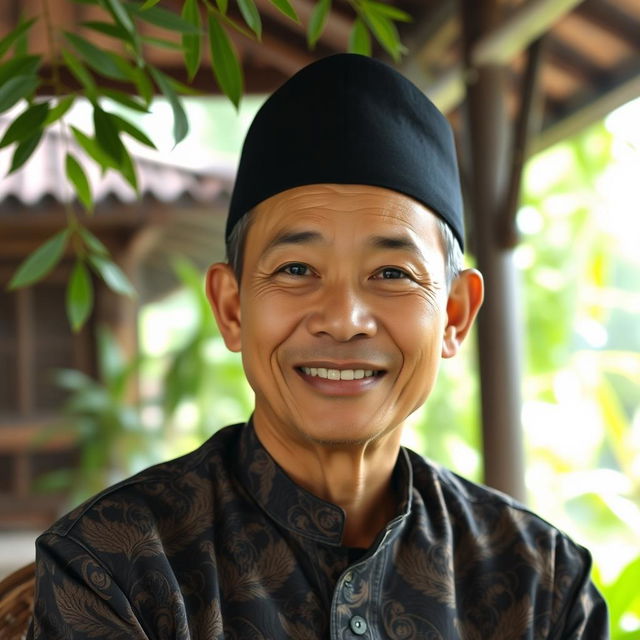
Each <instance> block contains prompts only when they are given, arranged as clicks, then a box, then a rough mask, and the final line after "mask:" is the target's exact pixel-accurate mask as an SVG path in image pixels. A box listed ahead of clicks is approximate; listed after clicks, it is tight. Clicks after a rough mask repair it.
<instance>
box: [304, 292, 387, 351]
mask: <svg viewBox="0 0 640 640" xmlns="http://www.w3.org/2000/svg"><path fill="white" fill-rule="evenodd" d="M308 328H309V331H310V332H311V333H312V334H314V335H323V334H324V335H330V336H331V337H332V338H333V339H334V340H337V341H338V342H347V341H348V340H351V339H352V338H355V337H356V336H361V337H372V336H374V335H375V334H376V331H377V322H376V319H375V316H374V314H373V312H372V310H371V308H370V306H369V304H367V301H366V299H365V295H364V294H363V292H361V291H358V290H357V289H356V287H354V286H350V285H347V284H336V285H332V286H328V287H327V288H326V289H325V290H324V291H323V292H322V295H321V296H320V297H319V299H318V301H317V303H316V305H315V308H314V309H313V310H312V312H311V313H310V314H309V316H308Z"/></svg>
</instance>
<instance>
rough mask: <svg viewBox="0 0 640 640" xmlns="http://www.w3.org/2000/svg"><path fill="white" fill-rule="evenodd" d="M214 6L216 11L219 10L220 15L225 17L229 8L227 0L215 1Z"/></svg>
mask: <svg viewBox="0 0 640 640" xmlns="http://www.w3.org/2000/svg"><path fill="white" fill-rule="evenodd" d="M216 5H217V6H218V9H220V13H221V14H222V15H226V13H227V9H228V8H229V0H216Z"/></svg>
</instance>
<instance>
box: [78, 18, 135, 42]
mask: <svg viewBox="0 0 640 640" xmlns="http://www.w3.org/2000/svg"><path fill="white" fill-rule="evenodd" d="M82 26H83V27H87V29H91V30H92V31H97V32H98V33H102V34H104V35H105V36H109V37H110V38H116V39H118V40H124V41H125V42H129V41H130V39H131V38H130V36H129V34H128V33H127V32H126V31H125V30H124V29H123V28H122V27H121V26H120V25H119V24H113V23H112V22H101V21H100V20H88V21H87V22H83V23H82Z"/></svg>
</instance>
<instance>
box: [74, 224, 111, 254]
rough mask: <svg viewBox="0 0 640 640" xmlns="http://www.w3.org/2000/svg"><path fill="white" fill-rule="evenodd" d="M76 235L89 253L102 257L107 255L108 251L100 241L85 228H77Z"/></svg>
mask: <svg viewBox="0 0 640 640" xmlns="http://www.w3.org/2000/svg"><path fill="white" fill-rule="evenodd" d="M78 233H79V234H80V237H81V238H82V241H83V242H84V244H85V246H86V247H87V248H88V249H89V251H90V253H95V254H98V255H102V256H108V255H109V249H107V247H105V245H104V244H103V243H102V241H101V240H99V239H98V238H97V237H96V236H95V235H94V234H93V233H91V231H89V229H87V228H86V227H78Z"/></svg>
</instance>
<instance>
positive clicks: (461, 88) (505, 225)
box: [0, 0, 640, 498]
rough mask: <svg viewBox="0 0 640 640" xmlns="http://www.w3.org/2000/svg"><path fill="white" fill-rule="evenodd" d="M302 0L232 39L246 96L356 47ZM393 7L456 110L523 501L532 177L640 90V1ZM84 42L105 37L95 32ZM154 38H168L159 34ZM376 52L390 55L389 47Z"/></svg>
mask: <svg viewBox="0 0 640 640" xmlns="http://www.w3.org/2000/svg"><path fill="white" fill-rule="evenodd" d="M390 1H391V0H390ZM47 2H48V4H49V7H50V10H51V14H52V15H53V16H55V18H54V19H55V21H56V22H57V23H59V24H61V25H64V27H65V28H66V29H72V30H74V31H75V30H79V31H80V32H81V33H82V30H83V28H82V27H81V26H79V25H80V24H81V23H82V22H83V21H85V20H91V19H96V17H97V16H96V15H95V11H96V9H95V8H94V7H91V6H90V5H87V4H81V3H75V2H72V1H71V0H47ZM291 2H292V4H293V6H294V7H295V9H296V11H297V12H298V15H299V16H300V18H301V24H296V23H294V22H291V21H289V20H288V19H287V18H285V17H284V16H283V15H282V14H280V12H278V11H277V9H275V8H274V7H273V5H272V4H271V3H270V2H269V1H268V0H256V4H257V6H258V8H259V9H260V11H261V14H262V17H263V38H262V42H261V43H256V42H254V41H252V40H249V39H248V38H245V37H244V36H240V35H235V34H232V36H233V39H234V43H235V45H236V47H237V49H238V51H239V53H240V56H241V59H242V63H243V67H244V70H245V74H246V91H247V92H255V93H266V92H270V91H272V90H273V89H275V88H276V87H277V86H279V84H281V83H282V82H283V81H284V80H286V79H287V78H288V77H289V76H290V75H291V74H293V73H294V72H296V71H297V70H298V69H300V68H301V67H303V66H305V65H306V64H308V63H309V62H311V61H312V60H314V59H317V58H320V57H323V56H326V55H330V54H332V53H337V52H340V51H345V50H346V49H347V42H348V38H349V32H350V30H351V25H352V22H353V13H352V9H351V7H350V5H349V3H348V2H347V0H334V1H333V3H332V8H331V12H330V14H329V17H328V20H327V23H326V28H325V31H324V33H323V35H322V36H321V38H320V40H319V42H318V45H317V46H316V48H315V50H314V51H311V52H310V51H309V50H308V48H307V45H306V38H305V30H306V25H307V23H308V21H309V19H310V15H311V11H312V9H313V6H314V4H315V3H314V2H312V0H291ZM40 3H41V0H20V1H19V2H18V1H17V0H9V1H8V2H5V3H2V5H1V6H0V32H3V31H5V30H6V29H8V28H11V27H12V26H13V25H15V24H16V21H17V20H18V16H19V14H21V13H22V14H25V15H29V14H30V13H36V12H39V10H40ZM162 4H163V5H164V6H180V4H181V3H179V2H178V1H177V0H163V2H162ZM392 4H395V5H396V6H398V7H400V8H402V9H404V10H405V11H407V12H408V13H409V14H410V15H411V16H413V18H414V20H413V22H411V23H407V24H402V25H399V26H400V35H401V38H402V40H403V42H404V43H405V44H406V45H407V47H408V50H409V54H408V55H407V56H406V57H405V58H404V59H403V61H402V62H401V63H400V65H399V68H400V70H401V71H402V72H403V73H404V74H405V75H407V76H408V77H409V78H410V79H411V80H412V81H413V82H414V83H415V84H416V85H417V86H419V87H420V88H421V89H422V90H424V91H425V93H426V94H427V95H428V96H429V97H431V99H432V100H433V101H434V102H435V103H436V104H437V105H438V106H439V107H440V108H441V110H443V111H444V112H445V113H446V114H447V115H448V116H449V118H450V120H451V121H452V123H453V125H454V129H455V131H456V134H457V140H458V144H459V148H460V151H461V154H460V155H461V171H462V176H463V184H464V187H465V190H466V198H465V199H466V202H467V206H468V208H469V212H468V214H469V215H468V222H469V224H468V228H469V230H470V234H469V235H470V239H471V242H470V247H471V250H472V252H473V253H474V254H475V256H476V261H477V264H478V267H479V268H480V270H481V271H482V272H483V274H484V277H485V283H486V286H487V296H486V298H485V304H484V307H483V310H482V312H481V314H480V317H479V327H478V330H479V349H480V372H481V395H482V404H483V409H482V414H483V436H484V459H485V482H486V483H487V484H489V485H491V486H494V487H496V488H498V489H501V490H503V491H506V492H509V493H511V494H513V495H515V496H516V497H519V498H524V497H525V490H524V479H523V478H524V473H523V466H524V465H523V454H522V443H521V430H520V400H519V396H520V365H519V356H518V353H519V335H518V332H519V328H518V322H517V314H516V305H515V302H514V300H515V298H516V295H515V287H516V285H515V278H514V267H513V263H512V261H511V249H512V248H513V246H514V245H515V243H516V242H517V233H516V231H515V213H516V209H517V202H518V194H519V185H520V177H521V170H522V166H523V164H524V162H525V160H526V158H527V156H528V155H529V154H530V153H531V152H532V151H536V150H540V149H543V148H545V147H547V146H549V145H550V144H552V143H554V142H556V141H559V140H561V139H563V138H565V137H566V136H568V135H570V134H572V133H575V132H577V131H578V130H579V129H580V128H582V127H584V126H586V125H588V124H590V123H591V122H594V121H596V120H598V119H599V118H602V117H603V116H604V115H606V114H607V113H609V112H610V111H611V110H612V109H614V108H615V107H617V106H620V105H622V104H624V103H625V102H627V101H629V100H631V99H632V98H634V97H637V96H639V95H640V0H458V1H454V0H393V2H392ZM232 5H233V3H232ZM231 10H236V9H235V5H233V6H232V8H231ZM74 25H76V26H74ZM43 28H44V27H43V25H37V26H36V28H34V29H33V31H32V33H31V38H32V45H33V46H34V48H36V49H37V48H40V49H41V50H43V53H45V55H46V47H45V45H44V42H45V41H46V39H45V38H44V33H43ZM84 35H86V36H87V37H90V38H93V39H94V41H95V40H96V39H97V36H96V35H95V34H93V33H89V32H87V33H85V34H84ZM148 35H159V34H158V32H157V31H155V30H154V28H151V27H149V28H148ZM161 35H163V36H164V35H166V33H162V34H161ZM100 44H104V45H107V44H108V41H103V42H100ZM149 55H150V59H151V61H152V62H154V63H155V64H156V65H158V66H160V67H161V68H163V70H165V71H166V72H168V73H169V74H171V75H173V76H174V77H176V78H178V79H182V80H184V79H185V78H184V75H185V74H184V70H183V66H182V63H181V61H180V60H179V59H178V58H177V54H176V53H175V52H173V51H170V50H162V49H154V50H153V51H150V52H149ZM374 55H375V56H376V57H379V58H381V59H383V60H387V61H389V60H388V58H387V57H386V55H385V54H384V52H383V51H382V50H381V49H380V48H379V47H378V48H376V49H375V50H374ZM208 66H209V65H207V64H206V63H205V64H204V65H203V68H202V69H201V71H200V72H199V73H198V75H197V76H196V78H195V85H196V87H197V88H199V89H200V90H202V91H203V92H205V93H215V92H216V91H217V89H216V87H215V84H214V81H213V78H212V75H211V72H210V71H209V69H208Z"/></svg>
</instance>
